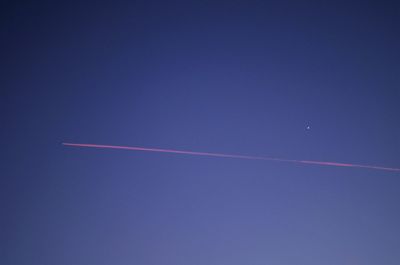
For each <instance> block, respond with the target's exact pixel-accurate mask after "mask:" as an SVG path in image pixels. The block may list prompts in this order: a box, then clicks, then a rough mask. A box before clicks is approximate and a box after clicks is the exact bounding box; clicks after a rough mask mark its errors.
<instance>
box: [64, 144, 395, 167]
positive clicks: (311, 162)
mask: <svg viewBox="0 0 400 265" xmlns="http://www.w3.org/2000/svg"><path fill="white" fill-rule="evenodd" d="M62 144H63V145H65V146H73V147H87V148H100V149H123V150H131V151H145V152H159V153H170V154H171V153H172V154H184V155H196V156H208V157H222V158H237V159H251V160H267V161H277V162H287V163H296V164H308V165H310V164H311V165H320V166H335V167H356V168H366V169H376V170H386V171H397V172H400V168H391V167H381V166H371V165H358V164H346V163H336V162H324V161H311V160H295V159H281V158H274V157H266V156H248V155H233V154H221V153H208V152H194V151H185V150H174V149H160V148H147V147H137V146H120V145H102V144H83V143H62Z"/></svg>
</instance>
